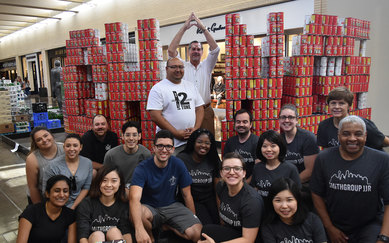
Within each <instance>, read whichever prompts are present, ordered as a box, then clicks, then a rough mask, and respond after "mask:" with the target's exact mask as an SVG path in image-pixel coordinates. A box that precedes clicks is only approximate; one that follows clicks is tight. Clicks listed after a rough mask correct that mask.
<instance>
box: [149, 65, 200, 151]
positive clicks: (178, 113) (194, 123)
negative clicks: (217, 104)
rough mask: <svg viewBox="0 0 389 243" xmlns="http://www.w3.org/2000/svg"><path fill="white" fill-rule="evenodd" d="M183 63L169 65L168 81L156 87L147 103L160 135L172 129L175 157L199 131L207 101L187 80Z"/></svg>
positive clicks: (165, 80)
mask: <svg viewBox="0 0 389 243" xmlns="http://www.w3.org/2000/svg"><path fill="white" fill-rule="evenodd" d="M183 76H184V64H183V63H182V61H181V60H180V59H178V58H171V59H169V60H168V61H167V63H166V79H163V80H161V82H159V83H158V84H156V85H154V86H153V87H152V88H151V90H150V93H149V97H148V100H147V108H146V109H147V110H148V111H149V113H150V117H151V120H152V121H153V122H155V123H156V124H157V126H158V127H157V132H158V131H159V130H161V129H166V130H169V131H170V132H171V133H172V134H173V136H174V146H175V147H176V149H175V154H178V153H179V152H181V151H182V150H183V149H184V148H185V144H186V140H187V139H188V138H189V136H190V135H191V134H192V132H193V131H195V130H197V129H198V128H200V125H201V122H202V121H203V117H204V108H203V105H204V102H203V100H202V99H201V96H200V94H199V92H198V91H197V88H196V86H195V85H194V84H193V83H191V82H189V81H186V80H184V79H182V77H183Z"/></svg>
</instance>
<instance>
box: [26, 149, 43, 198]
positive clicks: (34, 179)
mask: <svg viewBox="0 0 389 243" xmlns="http://www.w3.org/2000/svg"><path fill="white" fill-rule="evenodd" d="M38 176H39V165H38V160H37V158H36V156H35V154H34V153H31V154H30V155H28V156H27V159H26V178H27V186H28V190H29V191H30V198H31V201H32V203H38V202H41V201H42V195H41V193H40V192H39V187H38V181H39V179H38Z"/></svg>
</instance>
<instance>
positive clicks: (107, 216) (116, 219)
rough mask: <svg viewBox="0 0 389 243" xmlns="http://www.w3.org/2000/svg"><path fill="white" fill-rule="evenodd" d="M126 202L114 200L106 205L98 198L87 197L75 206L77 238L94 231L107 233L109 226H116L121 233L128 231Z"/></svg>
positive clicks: (85, 236)
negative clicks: (109, 204)
mask: <svg viewBox="0 0 389 243" xmlns="http://www.w3.org/2000/svg"><path fill="white" fill-rule="evenodd" d="M128 205H129V204H128V203H125V202H122V201H118V200H116V201H115V203H114V204H112V205H111V206H109V207H107V206H105V205H104V204H102V203H101V202H100V200H99V199H98V198H93V199H92V198H90V197H87V198H85V199H84V200H82V202H81V203H80V205H79V206H78V207H77V235H78V240H80V239H81V238H86V239H88V238H89V235H90V234H91V233H93V232H95V231H101V232H103V233H107V231H108V230H109V229H110V228H113V227H117V228H118V229H119V230H120V232H121V233H122V235H124V234H128V233H130V229H131V225H130V220H129V218H128V215H129V209H128Z"/></svg>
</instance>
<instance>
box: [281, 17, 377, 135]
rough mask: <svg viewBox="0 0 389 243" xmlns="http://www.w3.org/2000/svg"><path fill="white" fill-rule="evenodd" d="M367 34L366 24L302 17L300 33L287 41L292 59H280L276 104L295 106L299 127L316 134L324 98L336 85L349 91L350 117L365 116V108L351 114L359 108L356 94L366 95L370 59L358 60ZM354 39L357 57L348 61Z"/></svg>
mask: <svg viewBox="0 0 389 243" xmlns="http://www.w3.org/2000/svg"><path fill="white" fill-rule="evenodd" d="M369 29H370V23H369V22H368V21H364V20H358V19H354V18H339V17H338V16H332V15H320V14H313V15H311V16H307V17H306V18H305V25H304V33H303V34H302V35H299V36H295V37H294V38H293V41H292V57H290V58H286V59H285V75H286V76H284V95H283V100H282V103H283V104H284V103H294V104H295V105H296V106H297V108H298V112H299V115H300V120H299V122H300V126H301V127H303V128H305V129H307V130H310V131H312V132H314V133H316V131H317V128H318V124H319V123H320V122H321V121H322V120H324V119H326V118H327V117H328V115H327V113H328V106H327V104H326V98H327V96H328V94H329V92H330V91H331V90H332V89H334V88H336V87H339V86H346V87H347V88H349V89H350V90H351V91H353V92H355V94H354V104H353V105H352V107H351V109H352V112H351V113H352V114H357V115H360V116H363V117H367V118H369V117H370V112H371V110H370V109H369V108H366V109H357V108H358V107H365V104H366V101H365V97H366V95H362V94H363V93H362V92H367V91H368V84H369V77H370V76H369V73H370V63H371V58H370V57H363V56H364V53H365V51H366V40H367V39H368V37H369ZM355 40H359V41H360V53H359V54H360V55H361V56H362V57H358V56H353V55H354V47H355ZM358 100H359V102H358ZM359 103H360V104H359ZM363 103H364V104H363Z"/></svg>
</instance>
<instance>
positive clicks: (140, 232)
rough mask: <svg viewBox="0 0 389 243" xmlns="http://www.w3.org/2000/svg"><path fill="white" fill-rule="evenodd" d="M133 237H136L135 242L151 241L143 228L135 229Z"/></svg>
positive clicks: (147, 242)
mask: <svg viewBox="0 0 389 243" xmlns="http://www.w3.org/2000/svg"><path fill="white" fill-rule="evenodd" d="M135 238H136V242H138V243H152V242H153V241H152V240H151V238H150V236H149V234H148V233H147V232H146V230H145V229H137V230H135Z"/></svg>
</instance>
